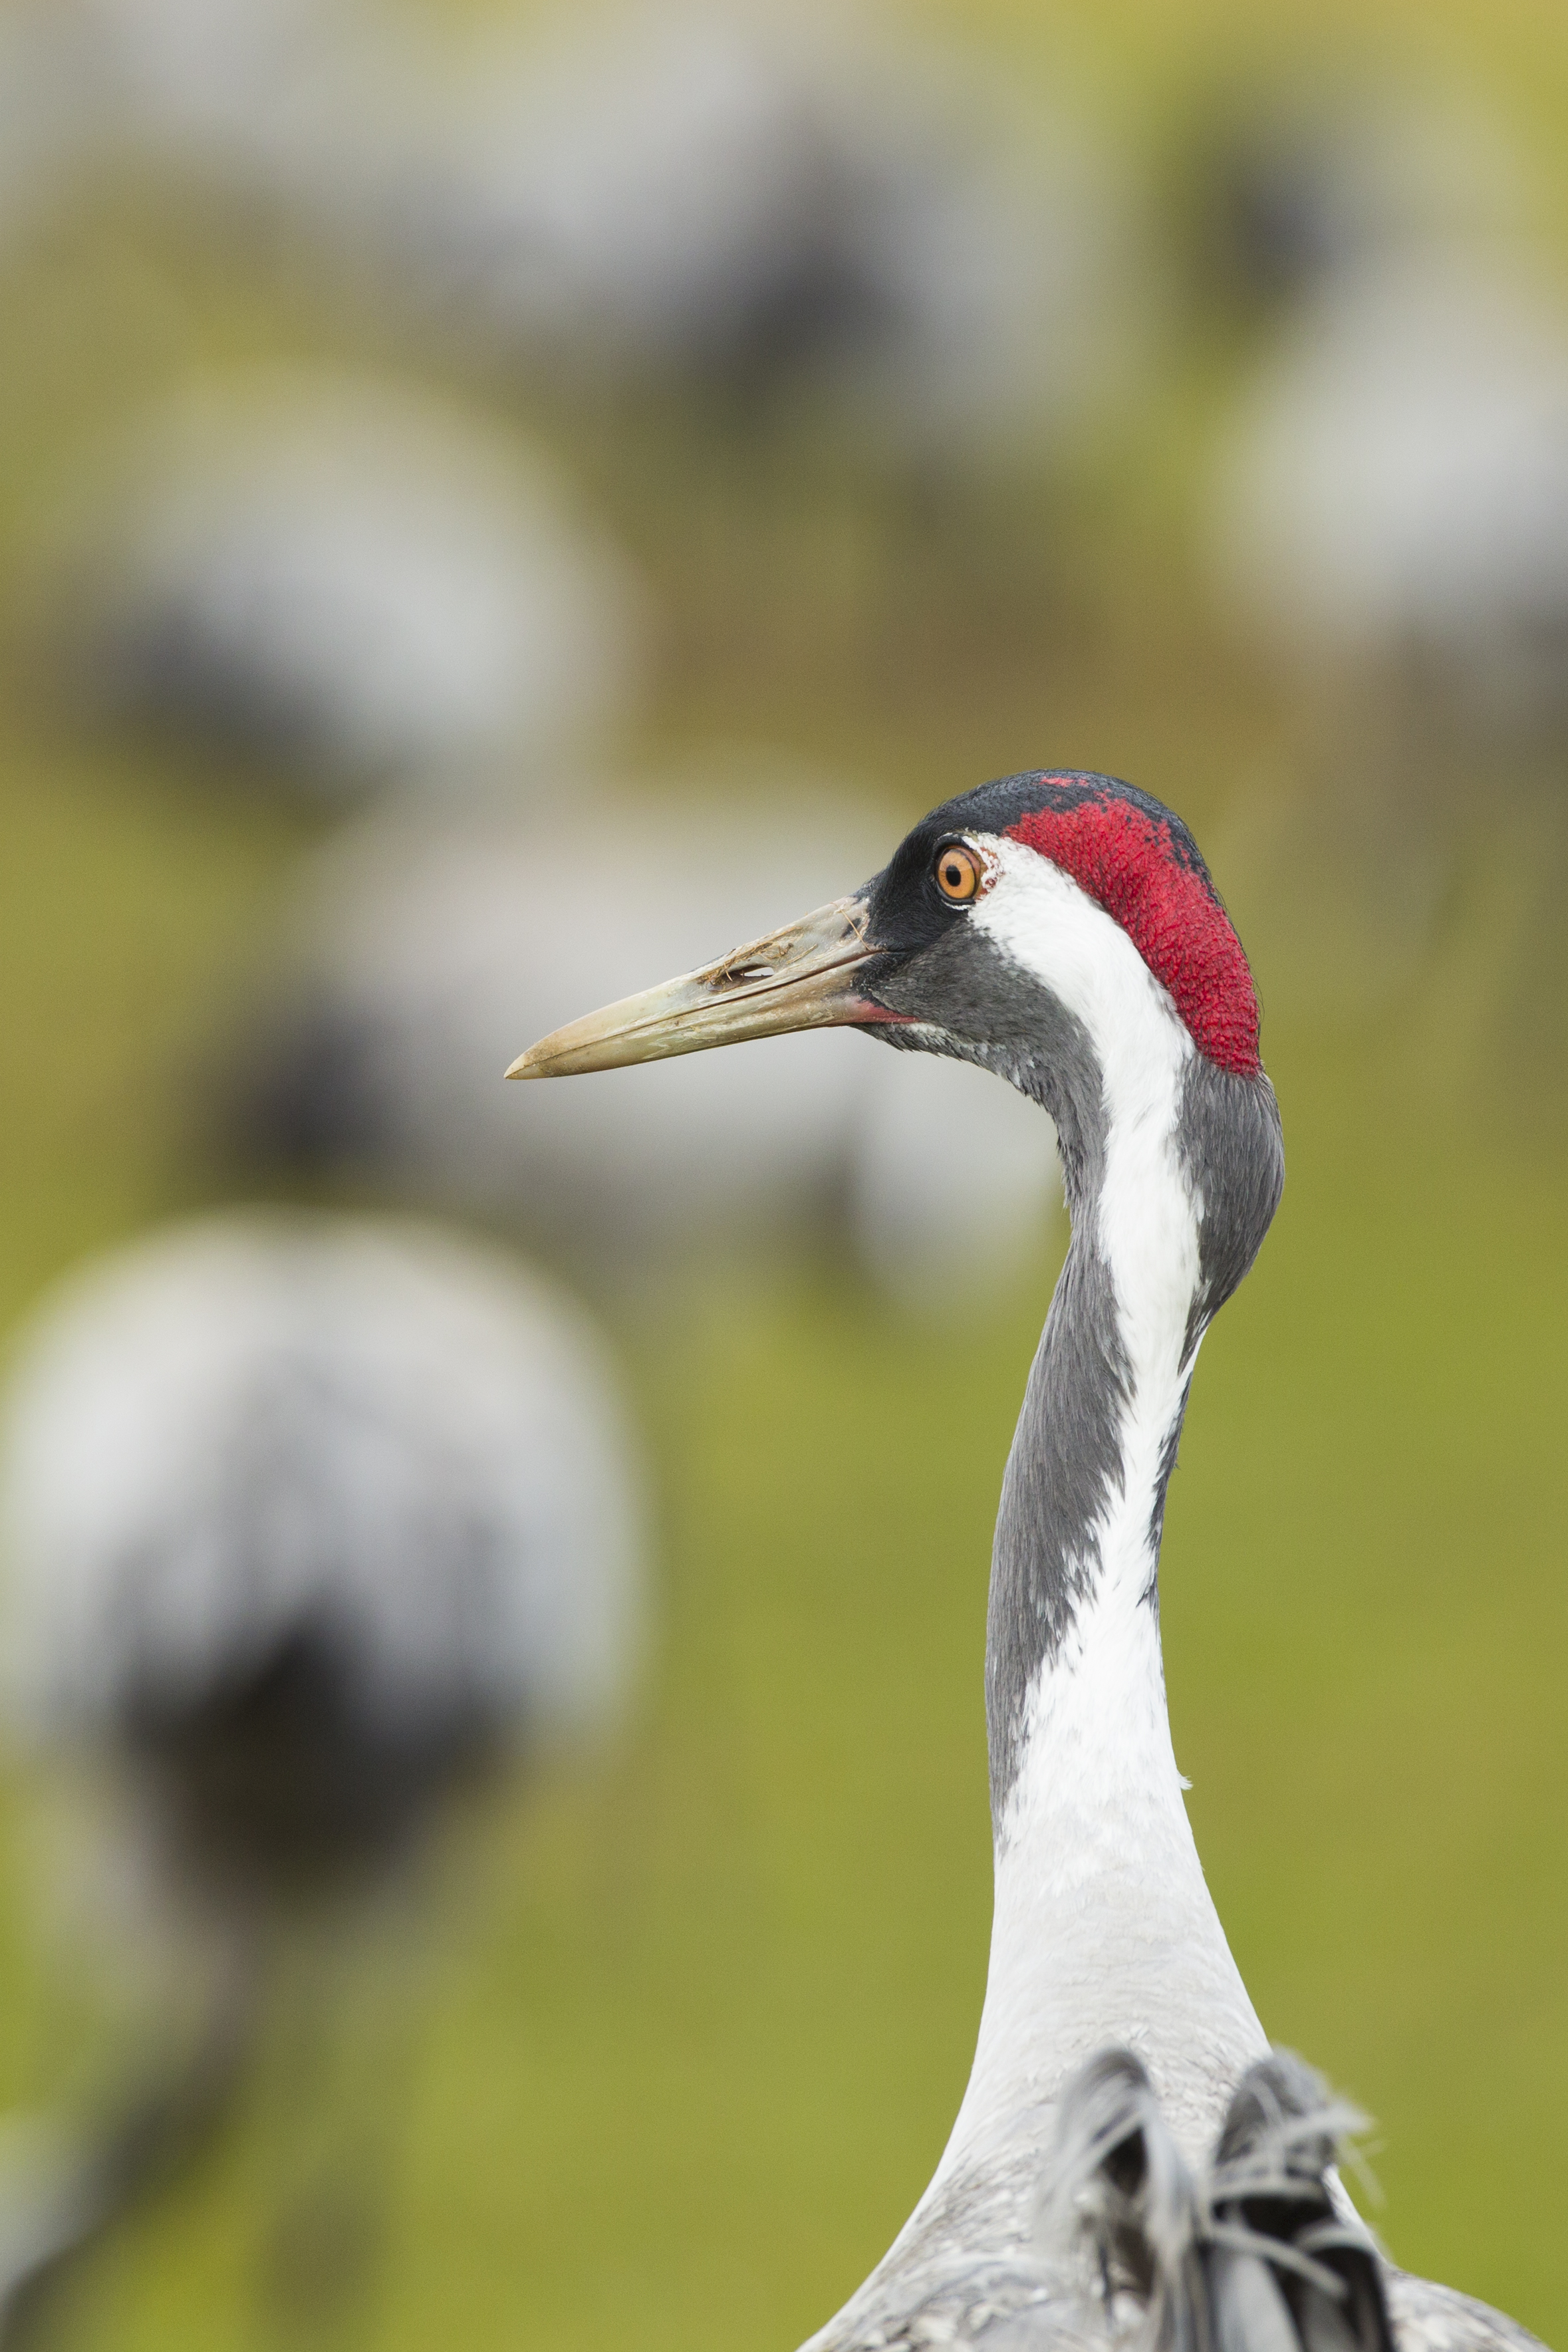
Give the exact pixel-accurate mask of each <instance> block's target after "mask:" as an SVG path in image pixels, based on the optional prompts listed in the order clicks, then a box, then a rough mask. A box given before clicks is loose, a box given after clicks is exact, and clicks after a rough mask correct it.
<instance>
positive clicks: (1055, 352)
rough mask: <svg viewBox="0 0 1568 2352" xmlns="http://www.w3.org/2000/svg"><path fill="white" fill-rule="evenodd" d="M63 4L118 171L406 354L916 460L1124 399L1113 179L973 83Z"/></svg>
mask: <svg viewBox="0 0 1568 2352" xmlns="http://www.w3.org/2000/svg"><path fill="white" fill-rule="evenodd" d="M72 6H73V7H74V10H75V12H76V13H77V14H78V15H81V14H82V12H85V18H84V22H85V26H86V28H87V29H86V34H85V36H84V37H83V38H81V39H79V42H78V46H79V47H81V46H83V43H84V40H85V41H86V42H87V43H88V44H89V45H90V46H92V47H95V48H96V49H97V50H98V51H99V52H100V53H101V54H102V55H103V57H104V58H105V59H106V62H105V64H104V65H103V67H102V68H100V79H102V80H103V81H104V83H105V85H106V89H108V92H109V96H108V97H107V99H106V100H105V105H104V112H105V119H106V121H111V122H112V124H113V126H114V131H113V135H114V136H117V137H118V139H119V140H120V142H121V145H125V144H127V143H128V144H129V146H130V147H131V149H132V152H142V153H143V154H144V155H146V156H149V157H150V158H152V159H153V162H154V163H162V164H163V166H164V167H166V168H169V169H172V170H173V171H174V173H176V175H184V177H186V178H187V179H194V180H195V181H198V182H201V183H202V184H205V185H206V186H207V187H209V188H213V189H216V190H219V191H222V190H227V191H229V192H230V193H231V194H235V195H237V196H238V197H239V198H240V199H242V200H243V203H244V205H245V206H246V207H247V210H253V209H255V208H257V207H260V208H262V211H263V213H264V215H269V216H270V217H272V218H273V219H274V220H275V221H276V222H278V223H280V224H281V225H282V226H283V227H284V229H285V230H286V231H287V232H289V233H291V234H292V235H293V236H294V237H295V238H296V240H297V241H298V243H299V245H300V249H301V251H302V252H304V253H306V254H308V255H309V256H310V257H311V266H312V267H315V266H317V265H318V264H319V263H321V262H323V261H329V260H330V259H331V257H333V256H334V255H335V256H336V257H337V258H338V260H339V262H340V263H341V264H342V266H343V268H344V270H345V274H346V278H347V281H348V282H349V283H350V284H351V285H352V286H353V289H355V294H356V299H359V300H361V301H363V299H365V297H366V295H367V294H374V297H378V298H379V300H380V302H381V304H382V305H383V307H384V309H385V310H390V311H392V312H394V313H396V312H398V311H400V310H401V311H402V312H404V313H405V315H410V316H412V317H413V318H414V319H415V320H417V321H418V323H419V327H420V331H421V333H422V335H423V336H424V337H425V338H426V340H427V338H428V334H429V331H430V327H431V323H432V321H436V322H437V323H439V324H440V325H441V326H442V327H443V328H444V329H445V330H447V331H450V332H451V333H452V334H453V335H454V336H455V337H456V339H457V340H458V341H459V342H461V343H464V344H466V345H468V346H470V347H477V348H478V349H479V350H480V351H482V352H489V354H491V355H492V357H494V358H495V359H497V360H499V362H500V363H502V364H503V365H508V366H513V365H520V366H521V367H523V368H524V369H527V370H532V371H537V370H539V369H541V368H544V369H547V370H550V371H552V372H554V373H560V374H562V375H563V376H564V377H565V378H566V379H567V380H568V381H570V382H573V383H576V384H579V385H583V384H589V385H607V384H609V385H613V384H621V383H670V382H671V381H674V382H676V383H681V384H684V385H686V386H687V387H689V388H690V387H697V388H706V389H707V390H708V391H710V392H712V393H716V394H719V395H721V397H725V398H728V399H729V400H730V401H731V404H732V405H733V406H734V407H736V408H742V407H748V406H749V407H752V408H759V407H764V406H767V405H768V404H772V403H773V402H775V401H776V400H777V398H778V397H779V396H780V395H781V394H784V395H788V394H792V393H794V392H796V391H798V390H800V389H802V388H803V387H804V388H805V389H806V390H808V391H810V392H815V393H816V394H824V393H826V395H827V396H828V399H829V401H830V403H837V406H838V412H839V415H840V416H841V418H842V415H844V413H845V409H846V405H847V408H848V409H849V410H850V411H852V412H858V414H859V415H860V416H861V417H862V418H863V419H868V421H869V423H870V425H871V426H872V427H873V432H874V442H873V446H877V447H879V448H884V447H887V446H889V445H897V446H901V447H904V448H906V449H914V450H916V451H919V452H921V453H923V454H930V453H932V452H937V453H940V452H942V451H944V450H951V449H953V448H955V447H957V448H962V447H963V446H973V445H974V444H976V443H979V444H981V445H984V444H986V443H988V442H989V441H990V440H991V439H992V437H993V436H995V435H996V434H997V433H998V432H1004V433H1005V432H1008V431H1011V430H1014V429H1016V428H1020V427H1021V428H1022V429H1023V430H1024V432H1025V433H1026V435H1027V436H1028V437H1029V441H1030V443H1031V446H1037V445H1038V444H1039V442H1040V440H1041V438H1042V436H1045V437H1046V438H1047V439H1048V438H1049V437H1050V436H1051V434H1052V433H1053V432H1054V431H1055V430H1056V428H1058V426H1060V425H1063V424H1064V423H1070V422H1076V421H1079V420H1081V418H1082V417H1083V415H1084V414H1085V411H1086V407H1088V406H1089V404H1093V403H1094V402H1095V401H1097V400H1103V398H1104V397H1105V396H1106V393H1107V387H1108V385H1109V384H1110V383H1112V382H1114V381H1119V380H1120V378H1121V373H1123V372H1124V362H1125V360H1126V357H1127V352H1128V349H1129V344H1130V340H1131V338H1132V335H1133V330H1134V322H1135V321H1136V320H1137V319H1138V317H1139V316H1140V314H1141V306H1140V304H1139V302H1138V301H1137V300H1136V299H1133V288H1134V287H1135V285H1136V284H1137V282H1138V278H1139V268H1138V259H1137V255H1138V247H1139V236H1138V232H1137V229H1136V226H1135V214H1136V204H1135V202H1134V200H1133V198H1132V196H1131V191H1130V174H1129V173H1128V171H1127V170H1126V168H1125V166H1124V165H1123V164H1122V163H1121V159H1120V158H1119V157H1118V155H1117V153H1116V152H1115V149H1114V147H1113V145H1112V144H1111V142H1110V141H1109V140H1108V139H1102V140H1096V139H1095V138H1094V137H1093V135H1092V134H1091V133H1090V132H1089V131H1087V130H1086V129H1085V127H1084V114H1083V110H1082V109H1081V108H1069V107H1067V106H1058V108H1057V109H1056V110H1053V111H1049V112H1048V113H1046V114H1045V115H1044V116H1042V111H1041V110H1031V109H1030V108H1029V107H1028V106H1027V105H1026V104H1024V103H1020V101H1019V96H1018V91H1017V88H1016V84H1015V83H1013V82H1010V81H1009V80H1008V79H1006V78H1005V76H1004V75H1002V74H1001V73H1000V72H998V71H995V70H991V71H987V69H986V68H985V65H984V60H983V59H982V58H978V57H976V56H975V55H974V54H973V53H970V52H965V51H963V50H959V49H950V50H939V51H933V50H932V49H931V45H930V44H929V42H925V43H922V42H921V40H919V39H917V38H915V37H912V36H911V35H910V34H909V33H908V32H907V31H906V32H904V33H903V34H902V35H900V37H897V38H894V39H889V38H888V37H885V36H881V35H879V33H878V32H877V30H876V28H875V27H874V26H872V24H871V23H870V22H869V20H867V21H865V22H862V23H860V24H859V25H858V26H857V25H856V24H854V23H853V22H852V21H850V20H847V19H846V17H845V16H844V15H843V12H838V13H837V15H833V14H830V13H826V12H825V13H823V14H821V15H819V16H801V14H800V13H799V12H798V11H797V12H795V14H794V15H793V16H784V15H783V14H782V13H779V12H773V14H771V15H770V14H768V13H766V12H756V11H752V12H749V13H748V15H747V16H745V17H744V18H743V19H742V17H741V16H737V15H736V13H735V12H733V11H729V12H724V11H721V10H716V9H712V8H704V7H701V6H697V7H689V6H684V5H683V6H682V7H680V8H679V9H677V10H675V11H670V10H668V9H659V10H651V11H650V10H647V9H636V8H626V7H614V6H613V7H608V8H602V9H600V10H597V11H595V12H594V13H593V14H591V15H590V16H587V17H586V18H584V17H583V16H581V15H578V16H574V17H573V18H572V19H570V20H569V21H568V20H563V21H562V22H561V23H559V24H555V25H552V26H538V25H536V26H530V27H528V28H526V30H523V31H521V32H520V31H519V30H517V29H516V28H512V29H510V30H508V31H502V32H498V33H495V34H492V35H490V36H489V37H485V36H481V35H478V34H473V33H470V34H469V36H468V37H467V38H466V39H460V38H454V37H452V35H451V31H450V28H449V27H442V28H439V29H438V28H437V27H436V26H434V25H431V26H426V27H425V28H423V29H421V27H420V26H419V25H418V22H417V19H416V17H415V16H412V15H411V14H409V13H408V12H404V13H403V14H402V15H401V16H396V15H393V14H391V13H389V12H387V11H384V10H379V11H378V10H375V9H373V8H371V7H367V6H355V5H353V0H345V4H344V5H332V0H289V5H286V6H273V7H258V6H257V5H254V0H222V5H215V6H213V7H211V8H205V7H202V6H200V5H195V6H193V5H191V0H72ZM66 13H67V16H68V18H69V17H70V16H71V15H72V8H71V7H68V9H67V12H66ZM79 30H80V27H79ZM1145 307H1146V306H1145Z"/></svg>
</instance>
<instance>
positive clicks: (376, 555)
mask: <svg viewBox="0 0 1568 2352" xmlns="http://www.w3.org/2000/svg"><path fill="white" fill-rule="evenodd" d="M79 507H80V509H83V510H84V511H83V512H81V513H79V512H78V510H77V509H75V508H73V509H72V512H71V513H70V514H69V515H68V516H66V517H64V518H62V519H61V520H60V522H59V524H58V528H57V541H58V543H59V545H58V552H57V554H56V557H55V559H54V560H55V562H56V564H57V566H58V569H59V570H60V571H61V572H63V574H64V577H65V579H66V582H67V583H68V596H66V597H65V598H62V599H58V600H57V602H58V604H62V605H63V607H64V617H63V618H62V620H61V623H60V626H61V627H62V629H63V630H64V631H65V633H66V637H67V650H68V656H69V658H70V660H71V663H72V666H73V674H74V677H75V678H76V680H77V682H78V684H79V689H80V692H81V694H82V697H83V698H84V699H85V700H86V701H87V702H88V703H89V706H92V705H96V706H97V707H98V708H100V709H109V710H111V711H113V712H115V713H117V714H123V715H132V716H142V717H145V718H149V719H153V720H154V721H158V722H162V723H165V724H171V725H174V726H175V727H178V728H181V729H184V730H188V731H191V732H193V733H195V734H196V735H197V736H199V737H201V738H202V739H204V740H205V741H207V742H208V743H209V744H210V745H213V746H216V748H217V749H219V750H220V751H228V752H230V753H237V754H241V755H250V756H252V757H259V758H261V759H263V760H268V761H273V762H274V763H276V764H277V765H279V767H281V768H283V769H285V770H287V771H288V772H291V773H293V774H295V775H297V776H298V777H299V778H300V780H301V781H303V782H307V783H308V784H310V785H311V786H312V787H313V788H315V789H316V790H318V791H320V792H321V793H326V794H338V793H344V792H347V791H350V790H352V789H353V788H354V787H356V786H362V785H364V784H366V783H371V782H380V781H383V780H384V779H387V778H391V777H400V776H405V775H408V774H410V773H415V772H416V773H418V774H420V775H430V774H432V773H444V774H445V773H450V772H454V771H458V772H460V771H461V770H462V768H463V767H464V765H465V763H467V762H470V761H483V760H485V759H494V758H496V757H499V756H503V755H504V756H506V757H508V758H510V759H512V760H514V761H518V762H520V763H521V764H522V765H523V766H525V767H526V765H527V763H528V762H529V761H531V760H536V759H538V758H540V757H542V756H543V755H544V754H545V753H546V752H554V751H559V749H560V747H561V746H562V744H563V742H567V741H571V740H575V739H577V738H578V737H580V736H583V735H584V734H587V735H591V734H592V733H593V732H594V731H595V729H602V728H603V727H604V726H605V724H606V723H608V722H609V721H610V720H611V719H614V718H615V717H616V716H617V715H618V714H619V712H620V711H621V710H622V709H624V707H625V705H626V701H627V699H628V698H629V696H630V695H631V693H632V691H633V690H634V686H635V682H636V679H637V672H638V667H639V652H640V638H641V624H642V600H641V595H640V592H639V590H638V588H637V583H636V581H635V578H634V576H633V574H632V572H631V567H630V566H629V564H628V563H627V562H626V560H625V559H624V558H623V557H622V556H621V555H620V554H619V553H618V552H617V551H616V549H615V548H614V547H613V545H612V544H611V543H610V541H608V540H607V538H606V537H605V534H603V533H602V532H599V531H597V530H592V529H590V528H588V527H587V526H586V525H584V522H583V521H582V520H580V519H579V518H578V516H577V514H576V513H575V511H574V502H573V500H572V499H571V497H570V495H569V493H568V490H567V488H566V486H565V484H564V482H563V479H562V478H561V477H560V475H559V473H558V471H557V469H556V468H555V467H554V466H553V465H552V463H551V462H550V461H549V460H548V459H547V458H545V457H543V456H542V455H540V454H539V453H537V452H534V451H531V450H530V449H528V448H527V447H526V446H520V445H519V443H518V440H517V437H516V436H514V435H511V434H509V433H505V432H503V431H502V430H501V429H500V427H499V426H497V425H493V424H489V423H487V422H486V421H485V420H483V419H482V418H481V417H479V416H477V415H474V414H473V413H471V412H470V411H468V410H467V409H465V408H464V407H462V406H461V405H459V404H457V403H455V402H451V401H448V400H445V399H441V398H438V397H437V396H435V395H433V394H427V393H426V392H424V391H421V390H419V389H417V388H414V387H411V386H409V385H406V384H402V383H397V382H395V381H393V380H389V379H386V378H381V377H375V376H362V375H357V374H355V373H352V372H349V371H336V370H332V369H330V368H314V369H308V368H303V367H300V368H278V369H275V370H260V371H257V372H255V373H250V374H247V375H240V376H238V377H237V378H234V379H231V380H229V381H227V382H215V383H209V384H208V385H206V386H205V387H204V388H203V389H201V390H200V391H199V392H198V393H196V394H194V395H193V396H191V397H190V398H188V399H186V400H184V402H182V403H180V404H176V405H175V406H174V408H173V409H172V410H171V411H169V412H168V413H166V414H165V415H163V416H161V417H158V418H156V419H154V420H153V422H152V424H151V425H148V426H147V427H146V428H145V429H144V430H143V431H142V434H141V435H140V436H137V437H134V438H133V439H132V442H131V444H130V446H126V447H123V448H121V450H120V451H119V452H118V454H117V456H116V458H115V460H114V462H113V464H112V465H110V466H106V467H105V468H104V474H103V478H101V479H97V480H95V481H94V482H93V483H92V485H91V486H90V490H83V491H82V492H81V493H80V495H79Z"/></svg>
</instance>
